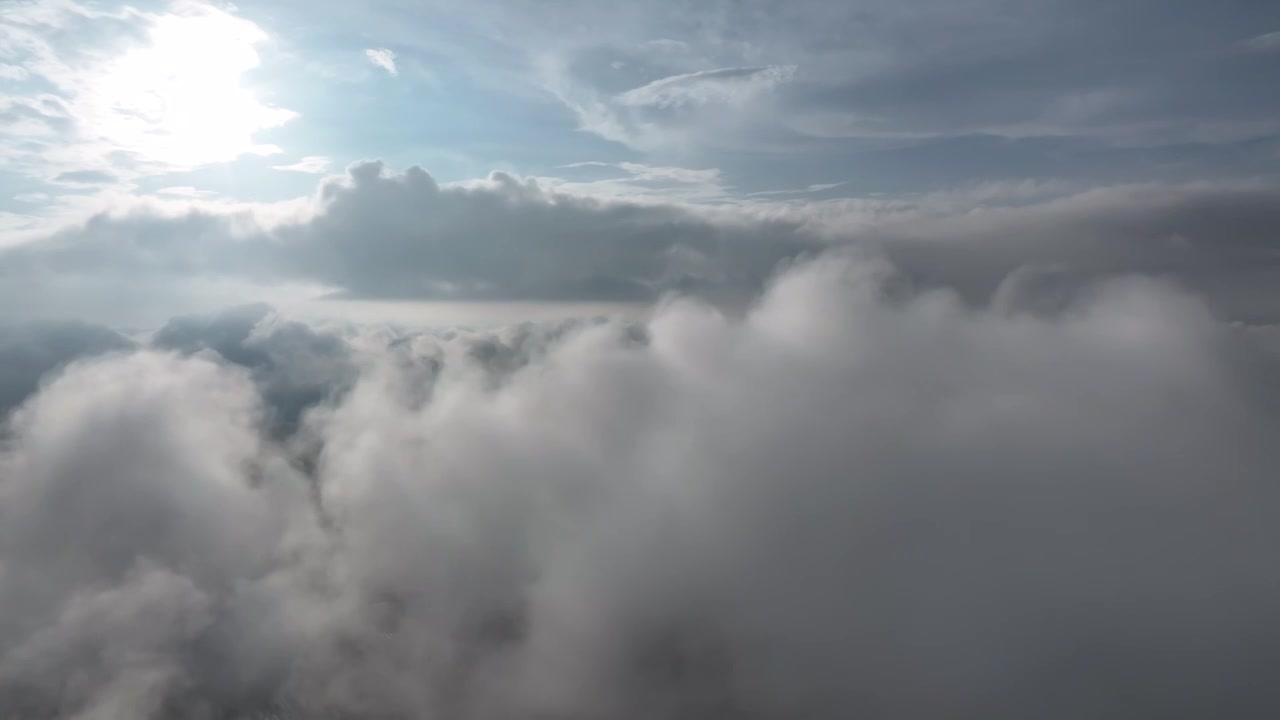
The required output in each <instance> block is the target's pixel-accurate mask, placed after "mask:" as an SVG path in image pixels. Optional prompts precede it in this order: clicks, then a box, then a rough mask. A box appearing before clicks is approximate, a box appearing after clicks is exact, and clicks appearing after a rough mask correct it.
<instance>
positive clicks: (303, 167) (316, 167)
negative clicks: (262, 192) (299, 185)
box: [271, 155, 330, 175]
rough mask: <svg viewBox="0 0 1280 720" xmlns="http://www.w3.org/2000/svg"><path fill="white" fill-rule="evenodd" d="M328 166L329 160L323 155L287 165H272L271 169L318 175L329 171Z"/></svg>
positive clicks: (311, 156) (308, 157)
mask: <svg viewBox="0 0 1280 720" xmlns="http://www.w3.org/2000/svg"><path fill="white" fill-rule="evenodd" d="M329 164H330V160H329V158H327V157H325V156H323V155H308V156H306V157H304V158H302V159H301V160H299V161H298V162H296V163H291V164H289V165H272V166H271V169H272V170H284V171H287V172H299V173H308V174H311V175H319V174H321V173H323V172H325V171H326V170H328V169H329Z"/></svg>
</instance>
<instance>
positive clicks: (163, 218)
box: [0, 162, 811, 301]
mask: <svg viewBox="0 0 1280 720" xmlns="http://www.w3.org/2000/svg"><path fill="white" fill-rule="evenodd" d="M667 174H669V173H667ZM156 209H157V208H156V206H150V207H148V206H142V207H139V208H138V209H137V211H135V212H128V211H126V212H124V213H122V214H120V215H112V214H104V215H101V216H99V217H98V218H96V219H94V220H90V221H89V222H88V223H87V224H86V225H84V226H83V227H80V228H71V229H68V230H66V231H65V232H63V233H60V234H59V235H57V236H55V237H50V238H47V239H45V240H39V241H35V242H31V243H27V244H24V245H21V246H18V247H16V248H12V249H10V250H8V251H5V252H0V276H4V277H6V283H5V290H6V291H7V292H11V293H14V294H15V296H16V295H17V294H18V293H22V294H24V295H26V296H27V297H28V298H30V297H35V296H46V297H47V296H49V295H56V294H60V293H63V292H71V293H74V292H76V288H77V287H78V286H79V285H81V284H82V283H84V282H88V281H92V283H106V284H108V285H114V284H117V283H124V282H131V283H132V282H137V280H138V278H139V277H145V278H148V279H151V280H154V281H156V282H161V281H163V282H166V283H173V284H179V285H180V284H182V283H183V282H184V281H185V280H186V279H187V278H190V277H191V276H201V277H206V278H208V277H237V278H241V279H250V280H259V281H262V282H264V283H273V282H280V281H297V282H302V283H312V284H317V285H322V286H328V287H329V288H332V289H337V290H342V291H345V292H346V293H348V294H350V295H353V296H357V297H382V298H402V299H403V298H437V299H464V300H465V299H521V300H624V301H626V300H650V299H653V298H654V297H656V295H657V294H659V293H661V292H662V291H663V290H665V289H670V288H676V287H683V288H688V287H694V286H704V287H706V288H708V289H713V288H716V287H724V288H730V287H734V286H738V287H750V286H755V285H758V284H759V282H760V281H761V280H763V278H764V277H766V276H767V275H768V274H769V272H770V271H771V270H772V268H773V266H774V265H775V264H776V263H777V261H778V260H779V259H781V258H783V257H788V256H790V255H793V254H795V252H797V251H798V250H799V249H800V248H801V247H802V246H803V245H804V244H806V243H808V242H810V240H811V239H809V238H806V237H803V236H802V235H801V234H799V233H797V232H796V227H795V226H794V224H792V223H788V224H775V223H773V222H770V221H768V220H761V221H753V222H749V223H743V222H740V221H738V220H735V219H733V218H726V219H724V220H711V219H708V218H705V217H703V216H702V215H700V214H699V213H698V212H696V211H694V210H692V209H691V208H689V207H686V206H682V205H676V204H656V203H655V204H649V205H642V204H635V203H629V202H623V201H618V200H614V199H607V198H599V197H585V196H578V195H572V194H567V193H559V192H556V191H555V190H553V189H550V188H544V187H543V186H540V185H539V184H537V183H535V182H532V181H523V180H520V179H517V178H514V177H512V176H510V175H507V174H504V173H496V172H495V173H493V174H492V175H490V176H489V178H487V179H485V180H482V181H477V182H473V183H466V184H460V185H454V186H448V187H441V186H440V185H439V184H438V183H437V182H436V181H435V179H434V178H432V177H431V175H429V174H428V173H427V172H425V171H424V170H422V169H421V168H416V167H413V168H410V169H409V170H407V171H405V172H404V173H394V172H391V171H389V170H388V169H387V168H386V167H385V166H384V165H383V164H382V163H380V162H364V163H358V164H355V165H353V166H351V167H350V168H349V169H348V172H347V174H346V175H345V176H343V177H340V178H333V179H329V180H325V181H322V183H321V185H320V189H319V191H318V193H317V194H316V195H315V196H314V197H313V198H312V199H311V200H310V202H309V203H307V204H306V206H305V207H304V208H303V209H302V210H301V211H300V212H296V213H294V214H293V216H291V217H288V218H287V219H284V220H279V221H277V220H269V219H267V218H266V217H262V216H260V215H258V214H257V213H256V212H255V211H254V210H253V209H252V208H248V209H241V210H237V211H231V212H228V211H226V210H223V209H220V208H218V207H217V206H206V207H203V208H201V207H198V206H178V207H175V208H174V210H173V214H168V215H166V214H165V212H163V211H162V212H156ZM721 256H723V257H721ZM717 258H718V259H717ZM24 278H25V280H24ZM126 278H128V279H129V280H127V281H126ZM10 280H11V281H10Z"/></svg>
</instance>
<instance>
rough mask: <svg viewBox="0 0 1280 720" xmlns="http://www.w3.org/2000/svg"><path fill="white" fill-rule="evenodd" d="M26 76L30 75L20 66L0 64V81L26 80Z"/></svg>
mask: <svg viewBox="0 0 1280 720" xmlns="http://www.w3.org/2000/svg"><path fill="white" fill-rule="evenodd" d="M28 75H30V73H28V72H27V69H26V68H24V67H22V66H21V65H10V64H7V63H0V80H14V81H19V80H26V79H27V76H28Z"/></svg>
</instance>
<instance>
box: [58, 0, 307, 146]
mask: <svg viewBox="0 0 1280 720" xmlns="http://www.w3.org/2000/svg"><path fill="white" fill-rule="evenodd" d="M267 39H268V38H267V34H266V33H265V32H263V30H262V29H261V28H259V27H258V26H257V25H255V24H254V23H252V22H250V21H248V20H245V19H243V18H239V17H236V16H234V15H231V14H228V13H226V12H224V11H222V10H219V9H217V8H214V7H211V6H208V5H203V4H196V3H183V4H180V5H178V6H176V7H175V9H174V11H173V12H172V13H170V14H166V15H159V16H153V17H152V22H151V24H150V28H149V31H148V33H147V43H146V44H145V45H144V46H142V47H137V48H134V49H132V50H129V51H127V52H125V53H124V54H122V55H120V56H118V57H116V58H115V59H113V60H109V61H108V62H106V63H105V64H104V65H103V66H102V68H101V70H100V71H99V72H96V73H93V75H92V77H91V79H90V80H89V82H88V83H87V84H86V87H85V89H84V90H85V91H84V93H83V94H82V95H81V99H82V100H83V101H84V104H85V105H86V107H84V108H83V109H84V110H85V111H86V112H85V113H84V115H82V116H83V117H87V118H88V120H89V122H88V127H86V128H85V130H86V131H87V132H88V133H89V134H91V135H92V136H94V138H95V139H97V140H100V141H102V142H104V143H105V144H106V145H107V146H108V147H111V148H113V149H118V150H125V151H127V152H129V153H132V154H133V155H134V157H135V158H136V159H137V160H140V161H142V162H146V163H153V164H160V165H167V166H173V167H178V168H190V167H196V166H200V165H205V164H211V163H219V162H227V161H230V160H234V159H235V158H237V157H239V156H240V155H244V154H247V153H256V154H271V153H275V152H279V148H276V147H274V146H271V145H262V144H257V143H255V141H254V134H255V133H257V132H259V131H261V130H265V129H267V128H272V127H277V126H280V125H283V124H284V123H286V122H288V121H289V120H291V119H293V118H294V117H296V115H297V114H296V113H294V112H293V111H291V110H284V109H281V108H275V107H270V106H268V105H266V104H264V103H262V102H261V101H260V100H259V99H257V98H256V97H255V96H254V95H253V93H252V92H250V91H249V90H247V89H245V88H243V87H241V85H240V82H241V78H242V76H243V75H244V74H245V73H246V72H248V71H249V70H252V69H253V68H255V67H257V66H258V64H259V62H260V59H259V56H258V52H257V50H256V46H257V45H259V44H261V43H263V42H265V41H266V40H267Z"/></svg>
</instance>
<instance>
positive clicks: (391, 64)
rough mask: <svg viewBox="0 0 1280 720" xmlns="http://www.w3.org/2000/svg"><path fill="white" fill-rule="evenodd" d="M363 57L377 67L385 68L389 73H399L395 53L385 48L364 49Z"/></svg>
mask: <svg viewBox="0 0 1280 720" xmlns="http://www.w3.org/2000/svg"><path fill="white" fill-rule="evenodd" d="M364 56H365V58H366V59H367V60H368V61H369V62H371V63H373V64H374V65H376V66H377V67H380V68H382V69H383V70H386V71H387V73H388V74H390V75H393V76H394V75H399V74H400V71H399V70H397V69H396V54H395V53H394V52H392V51H390V50H388V49H386V48H369V49H368V50H365V51H364Z"/></svg>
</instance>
